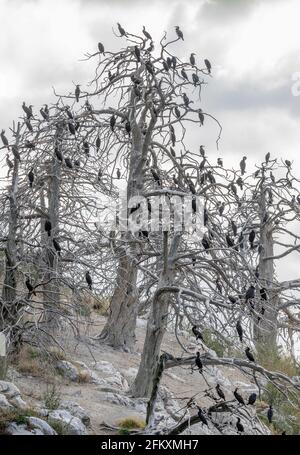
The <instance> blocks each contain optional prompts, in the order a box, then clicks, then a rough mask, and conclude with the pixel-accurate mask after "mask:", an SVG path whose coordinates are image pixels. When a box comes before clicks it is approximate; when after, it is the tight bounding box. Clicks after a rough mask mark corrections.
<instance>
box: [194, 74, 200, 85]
mask: <svg viewBox="0 0 300 455" xmlns="http://www.w3.org/2000/svg"><path fill="white" fill-rule="evenodd" d="M192 79H193V82H194V86H195V87H196V85H197V84H198V82H199V81H200V79H199V76H198V75H197V74H196V73H193V74H192Z"/></svg>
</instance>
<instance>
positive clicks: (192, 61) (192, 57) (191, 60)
mask: <svg viewBox="0 0 300 455" xmlns="http://www.w3.org/2000/svg"><path fill="white" fill-rule="evenodd" d="M195 55H196V54H195V53H194V52H192V53H191V55H190V63H191V65H193V66H194V65H195V64H196V60H195V57H194V56H195Z"/></svg>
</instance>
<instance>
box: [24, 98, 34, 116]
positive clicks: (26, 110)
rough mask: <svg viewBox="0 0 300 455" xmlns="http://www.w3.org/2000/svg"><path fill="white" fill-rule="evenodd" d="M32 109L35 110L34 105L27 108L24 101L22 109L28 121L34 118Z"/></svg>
mask: <svg viewBox="0 0 300 455" xmlns="http://www.w3.org/2000/svg"><path fill="white" fill-rule="evenodd" d="M32 108H33V106H32V104H30V105H29V106H26V104H25V101H23V104H22V109H23V111H24V112H25V114H26V116H27V119H30V118H31V117H33V113H32Z"/></svg>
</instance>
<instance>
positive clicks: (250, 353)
mask: <svg viewBox="0 0 300 455" xmlns="http://www.w3.org/2000/svg"><path fill="white" fill-rule="evenodd" d="M245 354H246V356H247V358H248V360H249V362H255V359H254V357H253V354H252V352H251V351H250V348H248V347H247V348H246V349H245Z"/></svg>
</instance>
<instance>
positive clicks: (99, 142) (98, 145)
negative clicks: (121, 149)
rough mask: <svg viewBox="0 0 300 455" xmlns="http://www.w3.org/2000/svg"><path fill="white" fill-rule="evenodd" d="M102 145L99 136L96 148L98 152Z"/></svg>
mask: <svg viewBox="0 0 300 455" xmlns="http://www.w3.org/2000/svg"><path fill="white" fill-rule="evenodd" d="M100 145H101V141H100V137H99V136H97V139H96V150H97V152H98V151H99V148H100Z"/></svg>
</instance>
